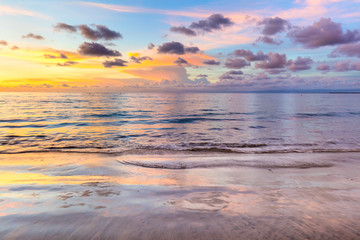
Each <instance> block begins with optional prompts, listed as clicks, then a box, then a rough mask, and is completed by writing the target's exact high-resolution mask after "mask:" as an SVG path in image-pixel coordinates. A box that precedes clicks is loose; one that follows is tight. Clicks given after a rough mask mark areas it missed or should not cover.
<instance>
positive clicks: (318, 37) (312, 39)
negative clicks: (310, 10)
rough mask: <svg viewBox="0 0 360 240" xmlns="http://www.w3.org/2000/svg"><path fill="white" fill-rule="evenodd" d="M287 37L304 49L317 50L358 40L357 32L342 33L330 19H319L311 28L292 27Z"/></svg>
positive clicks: (337, 24)
mask: <svg viewBox="0 0 360 240" xmlns="http://www.w3.org/2000/svg"><path fill="white" fill-rule="evenodd" d="M288 36H289V37H290V38H291V39H292V40H293V41H294V42H296V43H300V44H302V45H304V46H305V47H306V48H318V47H322V46H331V45H336V44H344V43H351V42H355V41H359V40H360V33H359V32H358V31H357V30H354V31H350V30H346V32H344V31H343V29H342V28H341V25H340V24H339V23H335V22H333V21H331V19H330V18H321V19H320V20H319V21H317V22H314V23H313V25H311V26H307V27H294V28H292V30H291V31H290V32H289V33H288Z"/></svg>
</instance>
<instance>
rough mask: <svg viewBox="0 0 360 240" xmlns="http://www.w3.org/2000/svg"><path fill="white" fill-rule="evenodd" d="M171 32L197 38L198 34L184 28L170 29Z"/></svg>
mask: <svg viewBox="0 0 360 240" xmlns="http://www.w3.org/2000/svg"><path fill="white" fill-rule="evenodd" d="M170 31H171V32H175V33H181V34H185V35H187V36H196V32H195V31H194V30H192V29H190V28H187V27H184V26H180V27H172V28H170Z"/></svg>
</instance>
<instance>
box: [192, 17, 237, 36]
mask: <svg viewBox="0 0 360 240" xmlns="http://www.w3.org/2000/svg"><path fill="white" fill-rule="evenodd" d="M233 24H234V23H233V22H232V21H231V19H230V18H227V17H224V16H223V15H221V14H212V15H211V16H210V17H208V18H207V19H205V20H200V21H198V22H193V23H191V24H190V26H189V28H191V29H196V30H200V31H203V32H212V31H214V30H220V29H223V28H224V27H229V26H231V25H233Z"/></svg>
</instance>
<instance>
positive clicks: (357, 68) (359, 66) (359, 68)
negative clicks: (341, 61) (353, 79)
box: [350, 62, 360, 71]
mask: <svg viewBox="0 0 360 240" xmlns="http://www.w3.org/2000/svg"><path fill="white" fill-rule="evenodd" d="M350 68H351V70H355V71H360V62H355V63H353V64H351V67H350Z"/></svg>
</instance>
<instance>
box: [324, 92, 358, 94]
mask: <svg viewBox="0 0 360 240" xmlns="http://www.w3.org/2000/svg"><path fill="white" fill-rule="evenodd" d="M329 93H330V94H360V92H329Z"/></svg>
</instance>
